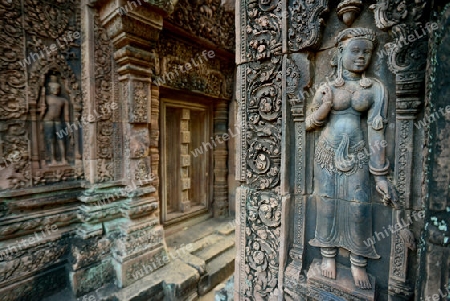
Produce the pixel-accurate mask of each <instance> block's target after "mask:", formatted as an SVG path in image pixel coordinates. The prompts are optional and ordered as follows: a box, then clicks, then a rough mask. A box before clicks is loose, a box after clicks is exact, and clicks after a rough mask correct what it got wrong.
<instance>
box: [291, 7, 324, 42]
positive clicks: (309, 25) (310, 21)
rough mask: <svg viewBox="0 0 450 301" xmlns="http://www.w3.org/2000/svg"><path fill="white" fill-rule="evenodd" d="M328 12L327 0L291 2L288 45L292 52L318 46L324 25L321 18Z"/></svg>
mask: <svg viewBox="0 0 450 301" xmlns="http://www.w3.org/2000/svg"><path fill="white" fill-rule="evenodd" d="M327 11H328V1H327V0H318V1H310V0H291V1H289V15H288V22H289V23H288V44H289V48H290V49H291V50H292V51H298V50H302V49H306V48H309V47H314V46H317V44H318V42H319V41H320V37H321V32H320V26H321V25H322V23H323V20H322V18H321V16H322V14H323V13H325V12H327Z"/></svg>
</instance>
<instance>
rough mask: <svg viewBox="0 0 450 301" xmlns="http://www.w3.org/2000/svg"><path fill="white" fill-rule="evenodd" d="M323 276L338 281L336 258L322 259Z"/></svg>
mask: <svg viewBox="0 0 450 301" xmlns="http://www.w3.org/2000/svg"><path fill="white" fill-rule="evenodd" d="M322 275H323V276H325V277H327V278H331V279H336V260H335V258H334V257H331V258H330V257H323V258H322Z"/></svg>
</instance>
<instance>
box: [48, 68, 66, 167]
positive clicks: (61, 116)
mask: <svg viewBox="0 0 450 301" xmlns="http://www.w3.org/2000/svg"><path fill="white" fill-rule="evenodd" d="M48 88H49V92H50V94H49V95H45V88H43V89H42V97H41V99H42V100H43V99H45V101H42V100H41V101H42V103H41V113H40V116H41V119H42V121H43V125H44V138H45V154H46V160H47V158H49V160H50V161H51V164H53V165H54V164H57V162H56V154H55V144H58V148H59V154H60V157H61V163H62V164H66V163H67V161H66V146H65V143H64V142H65V141H64V138H65V135H64V132H65V133H67V134H68V135H69V136H70V137H71V132H70V129H65V131H64V132H63V131H62V130H63V126H64V125H65V123H68V122H69V121H70V119H69V101H68V100H67V99H65V98H64V97H60V96H59V95H60V93H61V85H60V84H59V83H58V77H57V76H56V75H50V82H49V84H48ZM71 138H72V137H71Z"/></svg>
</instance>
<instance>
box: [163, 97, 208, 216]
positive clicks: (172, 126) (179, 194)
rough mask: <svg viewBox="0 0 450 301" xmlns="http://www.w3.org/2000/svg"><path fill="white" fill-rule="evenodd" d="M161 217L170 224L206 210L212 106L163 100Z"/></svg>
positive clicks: (203, 212) (204, 212) (206, 211)
mask: <svg viewBox="0 0 450 301" xmlns="http://www.w3.org/2000/svg"><path fill="white" fill-rule="evenodd" d="M161 130H162V131H161V147H162V151H161V154H162V158H161V159H162V164H161V169H162V170H161V175H162V181H163V183H167V185H164V186H163V187H162V191H161V195H162V198H161V202H162V204H161V205H162V206H161V209H162V210H161V220H162V222H163V223H164V224H165V225H169V224H172V223H175V222H178V221H180V220H184V219H186V218H189V217H193V216H197V215H199V214H206V213H208V212H209V208H210V203H211V200H212V195H211V193H212V189H211V180H212V178H211V174H212V173H211V165H212V164H211V163H212V162H211V160H212V155H213V152H212V151H210V150H211V149H212V146H211V149H209V148H208V141H209V137H210V136H211V135H212V134H211V131H212V120H211V108H210V107H209V106H207V105H205V104H201V103H193V102H191V101H177V100H173V99H163V101H162V112H161Z"/></svg>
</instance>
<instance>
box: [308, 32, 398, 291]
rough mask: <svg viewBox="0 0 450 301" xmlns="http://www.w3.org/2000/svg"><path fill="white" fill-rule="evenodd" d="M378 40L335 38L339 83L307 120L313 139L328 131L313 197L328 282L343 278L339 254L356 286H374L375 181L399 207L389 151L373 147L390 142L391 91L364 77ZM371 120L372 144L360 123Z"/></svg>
mask: <svg viewBox="0 0 450 301" xmlns="http://www.w3.org/2000/svg"><path fill="white" fill-rule="evenodd" d="M376 43H377V41H376V35H375V32H373V31H372V30H370V29H366V28H349V29H345V30H343V31H342V32H341V33H340V34H339V35H338V36H337V38H336V44H337V45H336V46H337V51H336V54H335V57H334V58H333V61H332V65H333V66H334V67H335V68H336V69H337V70H336V71H335V74H334V76H335V79H334V81H333V82H330V81H328V82H327V83H322V84H321V86H320V88H319V89H318V90H317V92H316V94H315V96H314V100H313V105H314V108H313V110H314V111H313V113H312V114H310V115H309V116H308V117H307V118H306V128H307V131H312V130H314V129H316V128H319V127H324V129H323V131H322V132H321V134H320V137H319V140H318V143H317V146H316V151H315V158H314V173H315V179H314V181H315V182H314V197H315V199H316V202H317V222H316V231H315V238H314V239H312V240H311V241H310V242H309V243H310V245H312V246H314V247H320V249H321V254H322V257H323V259H322V274H323V276H325V277H328V278H331V279H335V278H336V262H335V256H336V253H337V248H344V249H346V250H348V251H349V252H350V254H351V255H350V262H351V271H352V275H353V278H354V281H355V285H356V286H357V287H359V288H362V289H370V288H371V287H372V286H371V284H370V281H369V277H368V274H367V271H366V266H367V258H371V259H378V258H380V256H379V255H378V254H377V252H376V250H375V248H374V246H373V245H369V246H368V245H366V244H364V241H365V240H367V238H369V237H371V235H372V213H371V211H372V206H371V199H370V189H369V187H370V183H369V173H371V174H372V175H373V176H374V178H375V182H376V189H377V191H378V192H379V193H380V194H382V195H383V202H385V204H388V203H391V204H392V205H394V206H397V204H396V197H395V191H394V188H393V186H392V185H391V184H390V182H389V181H388V180H387V178H386V175H387V173H388V169H389V161H388V159H387V158H386V154H385V148H372V150H371V151H372V152H371V154H370V155H369V152H368V151H367V147H368V146H370V145H377V144H378V143H381V142H382V141H383V140H384V123H385V118H386V111H387V105H388V99H387V91H386V89H385V87H384V85H383V83H381V82H380V81H379V80H377V79H370V78H366V77H365V71H366V69H367V67H368V66H369V63H370V59H371V56H372V52H373V49H374V48H375V46H376ZM364 113H367V123H368V126H367V128H368V133H367V137H368V141H365V138H364V136H365V135H364V133H363V129H364V127H362V126H361V118H362V115H363V114H364Z"/></svg>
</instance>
